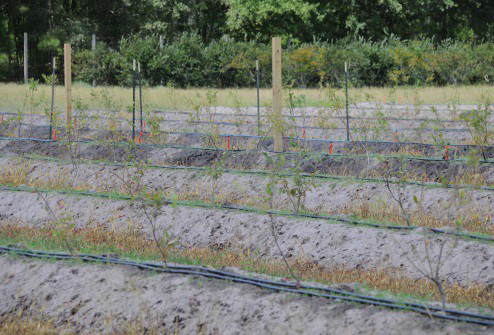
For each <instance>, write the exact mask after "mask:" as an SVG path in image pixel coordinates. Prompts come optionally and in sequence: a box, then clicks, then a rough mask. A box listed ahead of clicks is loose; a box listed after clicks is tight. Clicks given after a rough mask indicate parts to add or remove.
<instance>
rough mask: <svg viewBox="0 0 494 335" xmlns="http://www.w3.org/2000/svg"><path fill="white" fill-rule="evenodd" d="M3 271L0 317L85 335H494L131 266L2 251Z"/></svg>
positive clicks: (409, 315) (0, 275)
mask: <svg viewBox="0 0 494 335" xmlns="http://www.w3.org/2000/svg"><path fill="white" fill-rule="evenodd" d="M0 268H2V269H6V271H2V272H1V273H0V279H1V280H0V282H1V284H0V300H1V301H2V304H0V315H2V316H4V315H6V314H7V313H10V312H12V311H16V310H19V309H21V308H23V307H24V308H29V307H30V308H31V309H32V310H33V311H40V310H43V312H44V315H45V317H48V318H50V319H52V320H54V321H55V322H57V323H64V322H68V321H70V322H71V323H73V324H74V328H76V329H77V330H79V331H82V333H93V332H103V333H105V334H106V333H110V332H111V331H112V330H116V331H118V327H119V325H120V326H121V325H122V324H123V323H125V322H129V321H133V320H136V319H138V318H141V319H145V321H143V323H144V324H146V325H148V327H149V328H150V329H152V328H153V327H154V328H155V329H156V330H159V331H161V332H166V333H172V332H174V331H176V329H178V331H179V333H180V334H199V333H200V334H300V333H310V334H402V333H403V332H404V331H405V329H406V334H493V333H494V331H493V330H492V329H486V328H484V327H479V326H474V325H466V324H455V323H450V322H442V321H437V320H431V319H430V318H428V317H425V316H420V315H417V314H414V313H410V312H393V311H389V310H384V309H379V308H376V307H369V306H360V305H356V304H350V303H336V302H328V301H325V300H322V299H321V300H320V299H311V298H304V297H299V296H293V295H289V294H278V293H272V292H269V291H266V290H262V289H259V288H255V287H251V286H248V285H242V284H232V283H226V282H219V281H213V280H205V279H203V278H200V277H189V276H181V275H169V274H149V273H145V272H142V271H139V270H135V269H129V268H125V267H112V266H101V265H83V264H67V263H62V262H57V263H54V262H46V261H35V260H25V259H18V258H13V257H10V256H1V257H0ZM105 318H106V319H108V318H111V321H110V322H108V321H107V322H105ZM0 320H1V316H0Z"/></svg>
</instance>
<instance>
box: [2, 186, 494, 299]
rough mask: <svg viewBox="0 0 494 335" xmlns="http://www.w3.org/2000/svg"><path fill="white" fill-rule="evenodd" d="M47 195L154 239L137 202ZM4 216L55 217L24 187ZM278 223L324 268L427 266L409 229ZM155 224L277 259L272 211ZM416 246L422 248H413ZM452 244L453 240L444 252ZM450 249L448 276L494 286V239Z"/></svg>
mask: <svg viewBox="0 0 494 335" xmlns="http://www.w3.org/2000/svg"><path fill="white" fill-rule="evenodd" d="M47 199H48V201H49V204H50V207H51V208H52V209H53V210H54V211H55V212H56V213H57V215H60V216H62V215H71V216H72V222H73V223H75V224H76V225H77V226H78V227H84V226H86V225H88V224H97V225H102V226H103V227H105V226H106V227H112V228H114V229H126V228H127V227H128V225H129V224H130V225H133V226H134V227H138V228H139V229H141V230H142V231H143V232H146V233H147V234H148V236H150V235H149V234H150V232H151V229H150V225H149V222H148V221H146V220H145V217H144V215H143V212H142V210H141V209H140V208H139V205H138V204H136V203H130V204H129V202H128V201H112V200H108V199H98V198H92V197H82V196H79V197H77V196H66V195H65V196H63V195H57V194H50V195H48V196H47ZM0 218H1V219H2V221H3V222H9V221H15V222H22V223H24V224H28V225H36V226H39V227H42V226H43V225H44V224H46V222H47V221H48V220H49V219H51V217H50V216H49V214H48V213H47V212H46V206H45V204H44V202H42V201H41V199H39V197H38V195H37V194H33V193H27V192H2V198H1V199H0ZM275 224H276V227H277V229H278V234H279V242H280V245H281V248H282V250H283V251H284V252H285V254H286V255H287V256H288V257H302V258H304V259H307V260H310V261H314V262H316V263H317V264H320V265H322V266H326V267H333V266H345V267H348V268H366V269H374V268H376V267H377V268H378V267H393V268H395V269H400V270H403V271H404V273H406V274H407V275H409V276H411V277H414V278H417V277H419V275H418V273H417V272H415V271H414V269H413V267H412V266H411V264H410V263H409V261H408V260H407V257H411V258H413V259H414V260H415V261H416V262H417V264H420V266H422V267H424V268H425V266H426V265H425V264H426V261H425V253H424V250H423V243H422V242H421V238H422V235H421V233H420V232H413V233H407V232H401V231H391V230H383V229H375V228H365V227H355V226H349V225H345V224H337V223H334V224H331V223H328V222H326V221H321V220H309V219H293V218H287V217H279V218H277V219H276V220H275ZM156 226H157V231H158V232H162V231H163V229H166V230H167V231H168V233H169V234H171V235H172V236H173V237H174V238H176V239H177V240H178V242H179V244H180V246H181V247H189V246H211V245H213V244H217V245H218V244H219V245H224V246H232V247H238V248H240V249H247V248H250V249H251V250H253V251H256V252H257V253H258V254H259V256H261V257H270V258H278V257H279V253H278V251H277V249H276V248H275V245H274V242H273V237H272V235H271V228H270V227H271V226H270V221H269V217H268V216H267V215H263V214H255V213H242V212H236V211H226V210H212V209H201V208H188V207H181V206H178V207H176V208H173V207H172V206H164V207H162V210H161V211H160V212H159V213H157V216H156ZM443 238H445V237H444V236H439V235H437V236H435V238H434V239H433V240H432V245H431V250H432V252H431V253H432V254H433V255H437V253H438V247H439V243H440V242H441V241H442V239H443ZM414 248H417V251H416V252H414V251H413V250H414ZM450 249H451V247H450V244H448V245H447V247H446V250H448V251H449V250H450ZM452 251H453V253H452V255H451V257H450V258H449V259H448V260H447V261H446V262H445V264H444V266H443V269H442V273H443V275H444V278H445V280H448V281H450V282H456V283H459V284H466V283H471V282H478V283H482V284H485V285H488V287H491V288H492V287H493V286H494V245H493V244H492V243H481V242H476V241H469V240H461V239H459V240H458V244H457V245H456V246H455V247H454V248H453V249H452ZM489 290H490V289H489ZM486 293H488V292H486Z"/></svg>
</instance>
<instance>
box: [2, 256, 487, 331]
mask: <svg viewBox="0 0 494 335" xmlns="http://www.w3.org/2000/svg"><path fill="white" fill-rule="evenodd" d="M0 253H11V254H16V255H20V256H25V257H30V258H38V259H51V260H81V261H83V262H87V263H104V264H115V265H126V266H133V267H137V268H139V269H141V270H147V271H155V272H160V273H171V274H185V275H194V276H202V277H206V278H213V279H219V280H224V281H230V282H234V283H241V284H249V285H253V286H257V287H260V288H264V289H269V290H272V291H275V292H288V293H295V294H301V295H306V296H310V297H319V298H326V299H330V300H334V301H337V302H340V301H348V302H355V303H359V304H365V305H373V306H378V307H385V308H390V309H395V310H402V311H412V312H416V313H419V314H423V315H426V316H429V317H436V318H440V319H446V320H451V321H457V322H466V323H473V324H478V325H484V326H494V317H493V316H490V315H482V314H475V313H468V312H463V311H459V310H452V309H446V310H445V311H444V312H443V311H442V310H441V309H440V308H438V307H435V306H427V305H425V304H424V305H422V304H418V303H413V302H404V301H403V302H402V301H397V300H391V299H382V298H376V297H373V296H366V295H363V294H358V293H353V292H347V291H341V290H337V289H332V288H328V287H317V286H309V285H300V286H298V287H297V285H295V284H293V283H285V282H278V281H274V280H266V279H260V278H254V277H248V276H242V275H238V274H235V273H230V272H226V271H221V270H216V269H211V268H206V267H202V266H188V265H175V264H170V265H165V264H159V263H151V262H138V261H132V260H127V259H118V258H112V257H104V256H99V255H91V254H72V255H70V254H66V253H62V252H46V251H40V250H27V249H20V248H13V247H9V246H0Z"/></svg>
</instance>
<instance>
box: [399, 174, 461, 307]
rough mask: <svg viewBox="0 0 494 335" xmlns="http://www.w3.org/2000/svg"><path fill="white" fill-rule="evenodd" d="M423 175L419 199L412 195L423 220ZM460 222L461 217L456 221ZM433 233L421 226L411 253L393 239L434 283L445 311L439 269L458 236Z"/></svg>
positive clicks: (416, 268)
mask: <svg viewBox="0 0 494 335" xmlns="http://www.w3.org/2000/svg"><path fill="white" fill-rule="evenodd" d="M424 180H425V177H424V178H423V179H422V191H421V195H420V199H419V198H417V197H416V196H414V201H415V203H416V204H417V205H418V207H419V210H420V218H421V221H422V222H424V220H425V214H424V207H423V201H424V189H425V182H424ZM458 224H461V219H460V221H459V222H458ZM433 235H435V234H434V233H433V232H432V231H431V230H430V229H429V228H427V227H423V228H421V241H420V242H422V243H417V244H412V245H411V251H412V252H411V253H410V252H408V250H406V249H404V248H403V246H402V245H401V244H400V243H399V242H398V241H397V240H396V239H394V238H393V239H394V241H395V243H396V244H397V245H398V246H399V248H400V249H401V250H402V251H404V255H405V258H406V259H407V261H408V262H409V263H410V264H411V265H412V267H413V268H414V269H415V270H416V271H417V272H418V273H420V274H421V275H422V276H424V277H425V278H426V279H428V280H430V281H431V282H432V283H434V285H436V287H437V290H438V292H439V295H440V296H441V307H442V310H443V313H446V293H445V291H444V287H443V281H444V280H443V277H442V273H441V270H442V268H443V267H444V264H445V263H446V261H447V260H448V259H449V258H450V257H451V256H452V255H453V253H454V251H455V248H456V246H457V245H458V236H457V235H454V234H451V233H447V234H445V235H443V236H441V237H439V236H433Z"/></svg>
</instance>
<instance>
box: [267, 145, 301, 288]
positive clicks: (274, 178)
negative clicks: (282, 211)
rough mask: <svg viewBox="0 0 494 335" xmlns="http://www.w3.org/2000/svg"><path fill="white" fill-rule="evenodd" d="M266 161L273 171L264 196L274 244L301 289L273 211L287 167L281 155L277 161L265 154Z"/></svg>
mask: <svg viewBox="0 0 494 335" xmlns="http://www.w3.org/2000/svg"><path fill="white" fill-rule="evenodd" d="M264 156H265V158H266V160H267V161H268V162H269V163H270V166H271V169H270V173H269V181H268V183H267V184H266V194H265V195H264V199H263V200H264V202H265V203H266V204H267V205H268V215H269V223H270V228H271V235H272V236H273V240H274V244H275V245H276V248H277V249H278V252H279V253H280V256H281V258H282V259H283V262H284V263H285V266H286V268H287V270H288V272H289V273H290V275H291V276H292V278H293V279H294V280H295V281H296V282H297V289H298V288H300V277H299V276H297V275H296V274H295V272H294V271H293V269H292V267H291V266H290V263H288V260H287V258H286V256H285V253H284V252H283V251H282V250H281V246H280V244H279V241H278V233H279V229H280V228H279V227H278V226H277V225H276V220H275V218H274V214H273V210H274V197H275V194H276V193H277V191H278V189H279V185H278V184H279V183H280V179H279V178H280V176H279V172H278V171H279V170H280V169H281V168H282V167H283V166H284V165H285V162H284V158H283V157H282V156H283V155H279V156H278V157H277V158H276V159H273V158H271V157H270V156H269V155H268V154H267V153H264Z"/></svg>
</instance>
